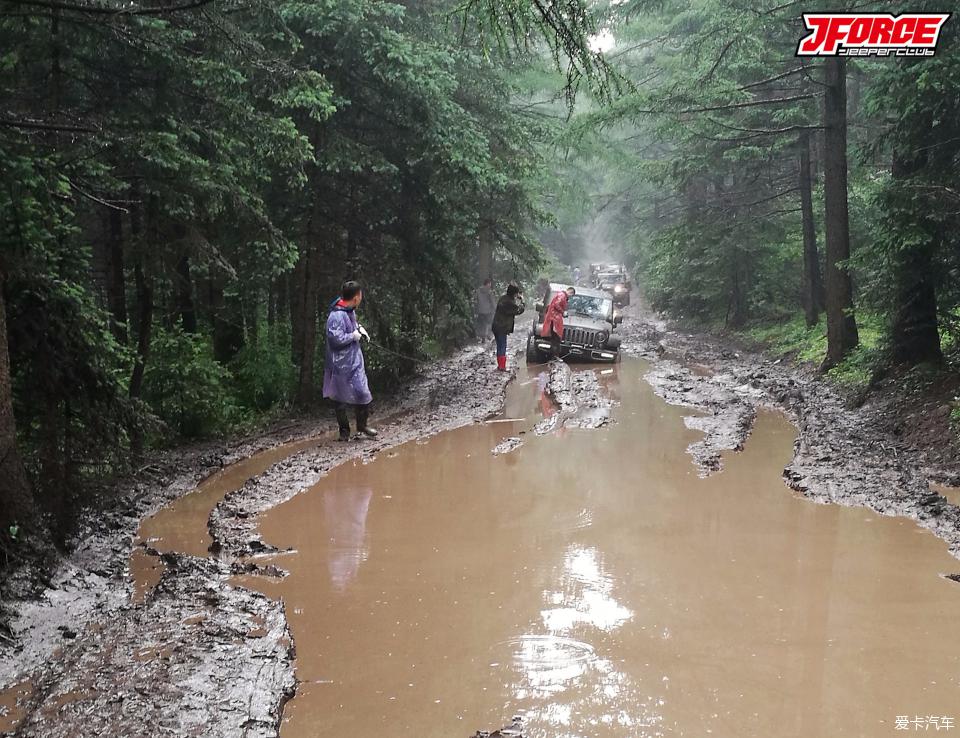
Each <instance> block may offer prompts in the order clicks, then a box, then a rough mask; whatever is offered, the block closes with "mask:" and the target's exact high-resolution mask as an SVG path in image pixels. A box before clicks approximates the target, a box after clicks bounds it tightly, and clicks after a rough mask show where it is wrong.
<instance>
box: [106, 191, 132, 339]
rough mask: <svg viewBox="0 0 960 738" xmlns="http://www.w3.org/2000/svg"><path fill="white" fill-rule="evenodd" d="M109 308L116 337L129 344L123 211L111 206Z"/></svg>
mask: <svg viewBox="0 0 960 738" xmlns="http://www.w3.org/2000/svg"><path fill="white" fill-rule="evenodd" d="M107 249H108V253H107V259H108V262H109V263H108V272H107V308H108V309H109V310H110V315H111V317H112V320H111V321H110V328H111V330H112V331H113V335H114V337H115V338H116V339H117V341H118V342H119V343H120V344H121V345H123V346H126V345H127V341H128V340H129V338H128V336H127V282H126V278H125V276H124V273H123V221H122V220H121V213H120V211H119V210H117V209H116V208H111V210H110V214H109V232H108V236H107Z"/></svg>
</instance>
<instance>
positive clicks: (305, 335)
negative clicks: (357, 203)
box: [291, 245, 320, 407]
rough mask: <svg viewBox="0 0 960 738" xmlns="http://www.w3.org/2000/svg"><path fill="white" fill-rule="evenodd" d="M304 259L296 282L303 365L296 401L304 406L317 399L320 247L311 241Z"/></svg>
mask: <svg viewBox="0 0 960 738" xmlns="http://www.w3.org/2000/svg"><path fill="white" fill-rule="evenodd" d="M300 259H301V261H302V262H303V264H302V265H300V266H301V268H300V270H299V275H298V276H299V280H298V281H297V282H296V283H295V284H294V291H293V294H294V299H293V300H291V303H292V304H295V305H296V308H297V310H296V314H295V315H294V323H293V332H294V335H295V336H296V337H297V343H296V346H297V352H296V355H295V359H294V360H295V362H296V364H297V366H298V368H299V372H298V375H297V392H296V403H297V405H299V406H300V407H307V406H309V405H312V404H313V402H314V399H315V394H316V393H315V389H314V381H313V373H314V368H315V360H316V352H317V284H318V282H319V277H320V274H319V272H320V269H319V263H318V262H319V254H318V253H317V248H316V247H315V246H313V245H309V246H307V248H306V252H305V253H302V254H301V257H300Z"/></svg>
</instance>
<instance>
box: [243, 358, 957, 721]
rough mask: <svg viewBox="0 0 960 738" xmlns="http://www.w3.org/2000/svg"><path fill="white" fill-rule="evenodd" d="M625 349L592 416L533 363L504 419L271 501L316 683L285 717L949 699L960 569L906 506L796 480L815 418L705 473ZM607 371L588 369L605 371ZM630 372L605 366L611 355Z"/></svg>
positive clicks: (875, 713) (929, 709)
mask: <svg viewBox="0 0 960 738" xmlns="http://www.w3.org/2000/svg"><path fill="white" fill-rule="evenodd" d="M646 369H647V366H646V364H644V363H643V362H640V361H627V362H625V363H623V364H622V365H620V366H619V367H616V368H615V369H613V371H612V372H611V373H608V374H606V375H598V376H599V379H600V384H601V387H602V389H603V391H604V393H605V394H608V395H609V396H612V398H613V399H614V400H617V401H618V405H617V406H615V407H614V408H613V410H612V413H613V417H614V420H615V422H614V423H610V424H606V425H604V426H603V427H600V428H598V429H593V430H581V429H576V428H571V427H570V424H568V425H567V426H565V427H562V428H561V429H559V430H556V431H554V432H552V433H548V434H544V435H537V434H536V433H532V432H529V433H524V434H523V436H522V439H523V443H522V444H521V445H519V446H517V447H516V448H515V449H514V450H511V451H509V452H506V453H503V454H500V455H496V456H491V454H490V450H491V449H493V448H495V447H497V446H498V445H499V444H500V443H501V442H502V441H503V440H504V438H505V437H507V436H510V435H511V434H513V433H516V432H517V430H520V429H523V430H532V429H533V428H534V427H535V426H536V425H537V423H538V422H540V421H541V419H542V416H543V414H544V413H546V414H548V415H550V414H552V413H554V412H556V411H557V408H556V406H555V405H554V404H553V403H551V402H549V401H548V400H547V398H545V396H544V395H543V393H542V392H541V388H542V386H543V383H542V381H540V382H538V381H537V379H536V376H535V375H531V376H526V377H524V376H522V375H521V377H520V378H519V380H518V382H517V383H515V385H514V386H512V387H511V389H510V392H509V399H508V403H507V407H506V411H505V414H504V417H503V418H502V419H503V420H511V419H515V422H513V423H488V424H483V425H474V426H468V427H465V428H462V429H459V430H455V431H451V432H448V433H444V434H442V435H439V436H436V437H434V438H432V439H430V440H428V441H426V442H413V443H408V444H406V445H404V446H401V447H399V448H397V449H395V450H392V451H389V452H387V453H383V454H381V455H380V456H378V457H377V458H376V459H374V460H372V461H369V462H367V463H363V462H360V461H356V462H352V463H348V464H346V465H344V466H341V467H338V468H337V469H335V470H333V472H332V473H331V474H330V475H329V476H327V477H326V478H324V479H323V480H322V481H321V482H320V483H319V484H317V485H316V486H315V487H313V488H312V489H310V490H309V491H307V492H305V493H303V494H301V495H298V496H296V497H294V498H292V499H291V500H289V501H287V502H285V503H284V504H282V505H280V506H278V507H276V508H274V509H272V510H270V511H269V512H267V513H266V514H265V515H263V516H262V517H261V518H260V520H259V527H260V530H261V532H262V534H263V538H264V540H265V541H266V542H267V543H269V544H272V545H275V546H277V547H278V548H281V549H290V550H289V551H286V552H285V553H283V554H281V555H277V556H274V557H273V558H272V563H274V564H276V565H277V566H279V567H282V568H283V569H285V570H287V571H288V572H289V576H287V577H285V578H282V579H273V578H266V577H249V576H248V577H242V578H238V579H235V580H234V581H235V583H238V584H242V585H244V586H247V587H251V588H255V589H258V590H260V591H262V592H264V593H266V594H268V595H269V596H271V597H274V598H277V599H281V600H282V601H283V602H284V605H285V608H286V613H287V617H288V620H289V623H290V627H291V630H292V633H293V637H294V640H295V644H296V649H297V662H296V667H297V677H298V679H299V681H300V684H299V686H298V690H297V694H296V696H295V697H294V699H293V700H292V701H291V702H289V703H288V704H287V706H286V709H285V713H284V715H285V717H284V723H283V727H282V730H281V735H282V736H284V738H307V737H312V736H320V735H343V734H352V735H380V734H384V733H397V734H404V733H407V732H410V733H414V732H417V731H422V730H423V726H424V725H428V726H430V730H429V733H430V734H431V735H444V736H455V735H468V734H472V732H473V731H474V730H475V729H477V728H479V727H483V726H493V725H498V724H501V723H506V722H509V719H510V717H511V716H512V715H514V714H517V713H519V714H523V715H524V717H525V720H524V725H525V733H524V734H525V735H529V736H542V737H543V738H548V737H549V738H557V737H559V736H627V735H630V736H644V735H651V736H654V735H696V736H703V735H708V734H709V735H717V736H730V737H731V738H733V737H742V736H767V735H797V736H801V735H802V736H805V737H806V736H809V737H811V738H812V737H814V736H824V737H826V736H836V735H843V736H859V735H863V736H876V735H883V734H886V733H887V732H891V733H892V732H893V731H894V729H895V721H896V718H897V717H898V716H903V715H908V714H909V715H910V717H911V718H913V717H914V715H918V714H923V715H940V716H950V715H951V710H953V711H954V714H953V718H954V719H956V718H958V717H960V715H957V714H955V713H956V706H957V704H958V697H960V684H958V674H960V642H957V641H956V640H955V639H951V638H945V637H944V636H945V634H947V633H950V632H955V631H956V629H957V627H958V626H960V587H958V586H957V585H956V584H955V583H953V582H951V581H949V580H947V579H945V578H943V577H942V576H940V575H941V573H944V572H948V571H952V570H953V569H954V568H955V563H956V562H955V560H954V559H952V557H950V556H949V554H948V553H947V550H946V546H945V545H944V543H943V542H942V541H939V540H937V539H936V538H935V537H933V536H932V535H930V534H929V533H927V532H925V531H922V530H921V529H919V528H918V527H917V526H916V525H915V524H914V523H912V522H911V521H909V520H905V519H898V518H885V517H881V516H878V515H876V514H874V513H871V512H868V511H865V510H863V509H858V508H844V507H836V506H826V505H820V504H816V503H813V502H810V501H808V500H805V499H802V498H800V497H798V496H797V495H795V494H794V493H793V492H792V491H791V490H790V489H788V488H787V487H786V485H785V484H784V481H783V479H782V476H781V472H782V469H783V467H784V466H785V465H786V464H787V463H788V462H789V461H790V459H791V456H792V454H793V442H794V438H795V436H796V431H795V429H794V428H793V426H792V425H790V424H789V423H788V422H787V421H786V420H785V419H784V418H783V417H782V416H780V415H778V414H775V413H772V412H765V411H761V412H760V414H759V417H758V418H757V421H756V425H755V428H754V431H753V433H752V435H751V437H750V438H749V440H748V441H747V443H746V446H745V449H744V451H743V452H742V453H738V454H730V455H728V456H727V457H726V458H725V459H724V469H723V471H722V472H719V473H716V474H713V475H711V476H708V477H706V478H701V477H700V476H699V475H698V474H697V469H696V467H695V466H694V464H693V463H692V461H691V458H690V456H689V455H688V454H687V447H688V446H689V445H690V444H691V443H693V442H695V441H696V440H697V438H698V436H699V434H698V433H697V432H696V431H693V430H689V429H688V428H687V425H686V424H685V421H684V416H687V415H689V411H688V410H684V409H682V408H679V407H676V406H671V405H667V404H666V403H665V402H664V401H662V400H661V399H660V398H658V397H657V396H656V395H655V394H654V392H653V390H652V388H651V387H650V385H649V384H647V383H646V382H645V381H644V380H643V375H644V373H645V372H646ZM587 371H591V370H590V369H587ZM608 371H609V370H608Z"/></svg>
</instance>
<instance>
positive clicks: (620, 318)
mask: <svg viewBox="0 0 960 738" xmlns="http://www.w3.org/2000/svg"><path fill="white" fill-rule="evenodd" d="M622 322H623V316H622V315H614V316H613V324H614V325H620V324H621V323H622Z"/></svg>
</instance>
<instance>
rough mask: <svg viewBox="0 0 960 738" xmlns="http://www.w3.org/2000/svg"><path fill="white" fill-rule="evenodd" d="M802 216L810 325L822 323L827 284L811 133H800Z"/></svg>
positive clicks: (805, 307) (805, 305)
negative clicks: (815, 198) (822, 269)
mask: <svg viewBox="0 0 960 738" xmlns="http://www.w3.org/2000/svg"><path fill="white" fill-rule="evenodd" d="M799 187H800V214H801V219H802V221H803V310H804V314H805V315H806V320H807V326H808V327H813V326H815V325H816V324H817V323H818V322H819V321H820V311H821V310H822V309H823V282H822V280H821V277H820V254H819V253H818V249H817V225H816V221H815V220H814V217H813V177H812V174H811V169H810V133H809V132H804V133H801V134H800V171H799Z"/></svg>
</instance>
